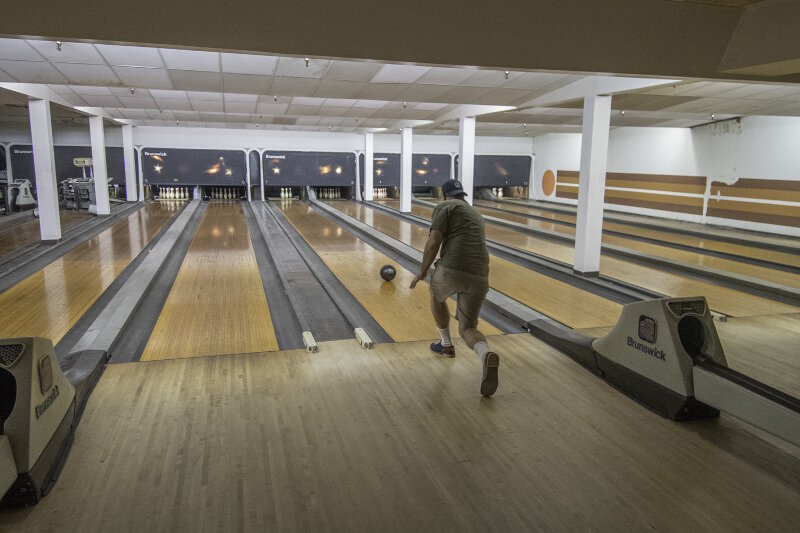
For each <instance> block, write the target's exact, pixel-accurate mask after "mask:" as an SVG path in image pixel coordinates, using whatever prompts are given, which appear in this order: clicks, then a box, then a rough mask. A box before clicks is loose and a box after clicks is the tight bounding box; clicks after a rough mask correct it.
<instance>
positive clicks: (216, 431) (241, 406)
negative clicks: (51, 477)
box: [0, 334, 800, 533]
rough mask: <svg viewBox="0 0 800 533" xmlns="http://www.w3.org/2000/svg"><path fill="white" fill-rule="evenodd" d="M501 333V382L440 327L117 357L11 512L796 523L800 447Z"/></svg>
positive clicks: (614, 526) (34, 523)
mask: <svg viewBox="0 0 800 533" xmlns="http://www.w3.org/2000/svg"><path fill="white" fill-rule="evenodd" d="M456 342H457V348H459V347H461V348H463V345H462V344H461V343H460V341H456ZM491 342H492V343H493V344H494V345H496V346H497V349H498V351H499V353H500V354H501V357H502V363H501V368H500V372H501V373H500V388H499V389H498V392H497V394H496V395H495V396H494V397H493V398H491V399H484V398H482V397H481V396H480V394H479V392H478V381H479V379H480V378H479V376H480V364H479V362H478V360H477V358H475V357H471V356H464V357H462V356H461V355H459V356H458V357H456V358H455V359H449V360H443V359H440V358H436V357H435V356H433V355H431V354H430V352H429V351H428V347H427V343H426V342H417V343H399V344H385V345H379V346H376V348H375V349H374V350H362V349H361V348H359V347H358V345H357V344H356V342H355V341H351V340H345V341H335V342H330V343H323V344H322V345H321V348H320V351H319V353H316V354H309V353H307V352H305V351H303V350H294V351H284V352H273V353H265V354H249V355H239V356H228V357H208V358H196V359H181V360H170V361H155V362H146V363H129V364H118V365H113V366H110V367H108V368H107V369H106V371H105V374H104V375H103V376H102V378H101V379H100V382H99V383H98V385H97V387H96V389H95V391H94V393H93V394H92V396H91V398H90V399H89V403H88V406H87V408H86V411H85V414H84V416H83V419H82V421H81V424H80V426H79V427H78V430H77V435H76V439H75V442H74V445H73V447H72V451H71V453H70V456H69V457H68V459H67V462H66V465H65V467H64V470H63V471H62V473H61V477H60V479H59V480H58V482H57V483H56V485H55V487H54V488H53V490H52V492H51V493H50V494H49V495H48V496H47V497H46V498H44V500H42V501H41V502H40V503H39V504H38V505H37V506H34V507H31V508H26V509H21V510H16V511H2V512H0V531H2V532H3V533H11V532H14V533H19V532H50V531H60V532H73V531H74V532H95V531H97V532H100V531H102V532H112V531H113V532H115V533H127V532H161V531H181V532H183V531H187V532H188V531H190V532H207V531H208V532H211V531H214V532H230V531H281V532H283V531H337V532H338V531H347V532H350V531H353V532H361V531H365V532H367V531H369V532H372V531H390V532H394V531H398V532H408V531H426V532H427V531H458V532H461V531H480V532H485V531H501V532H512V531H514V532H516V531H542V532H561V531H564V532H575V531H600V532H642V531H660V532H680V533H683V532H687V531H703V532H706V531H708V532H733V531H758V532H762V531H764V532H766V531H770V532H794V531H797V524H798V521H799V520H800V483H799V482H798V479H800V474H798V472H800V457H799V456H798V453H797V451H796V450H781V449H780V448H777V447H774V446H772V445H770V444H769V443H768V442H765V441H763V440H760V439H759V438H756V437H755V436H753V435H752V434H750V433H748V432H746V431H743V430H742V428H741V427H740V426H738V425H737V424H736V423H735V422H734V421H732V420H728V419H725V418H722V419H715V420H710V421H701V422H696V423H676V422H672V421H669V420H666V419H663V418H661V417H659V416H657V415H655V414H653V413H651V412H650V411H648V410H646V409H644V408H643V407H641V406H640V405H638V404H637V403H635V402H633V401H631V400H630V399H628V398H626V397H624V396H622V395H621V394H619V393H618V392H617V391H615V390H614V389H612V388H611V387H609V386H608V385H606V384H605V383H603V382H602V381H601V380H599V379H597V378H596V377H595V376H593V375H591V374H589V373H588V372H586V371H585V370H583V369H582V368H580V367H579V366H577V365H576V364H575V363H574V362H572V361H571V360H569V359H568V358H566V357H564V356H563V355H561V354H558V353H556V352H555V351H554V350H553V349H551V348H549V347H547V346H546V345H544V344H541V343H539V342H538V341H537V340H536V339H534V338H533V337H531V336H530V335H527V334H518V335H504V336H499V337H493V338H492V339H491ZM462 352H464V350H461V351H460V352H459V353H462Z"/></svg>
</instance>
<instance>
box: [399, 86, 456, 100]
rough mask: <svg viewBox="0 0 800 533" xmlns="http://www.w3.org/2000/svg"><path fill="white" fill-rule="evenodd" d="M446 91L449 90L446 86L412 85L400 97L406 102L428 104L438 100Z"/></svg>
mask: <svg viewBox="0 0 800 533" xmlns="http://www.w3.org/2000/svg"><path fill="white" fill-rule="evenodd" d="M448 90H450V88H449V87H447V86H446V85H417V84H412V85H409V86H408V88H407V89H406V90H405V91H403V93H402V95H401V96H400V97H402V98H403V99H404V100H408V101H414V102H430V101H436V100H438V99H439V97H440V96H441V95H443V94H444V93H446V92H447V91H448Z"/></svg>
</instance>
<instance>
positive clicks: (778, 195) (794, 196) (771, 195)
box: [711, 186, 800, 209]
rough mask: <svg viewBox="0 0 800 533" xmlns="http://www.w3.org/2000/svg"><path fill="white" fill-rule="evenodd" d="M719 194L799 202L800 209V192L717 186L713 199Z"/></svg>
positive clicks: (714, 187)
mask: <svg viewBox="0 0 800 533" xmlns="http://www.w3.org/2000/svg"><path fill="white" fill-rule="evenodd" d="M717 194H719V195H720V196H722V197H726V196H727V197H729V198H730V197H733V198H748V199H755V200H779V201H782V202H797V203H798V205H797V207H796V208H798V209H800V191H781V190H778V189H736V188H727V189H722V188H719V187H717V186H712V187H711V198H712V199H713V198H716V197H717Z"/></svg>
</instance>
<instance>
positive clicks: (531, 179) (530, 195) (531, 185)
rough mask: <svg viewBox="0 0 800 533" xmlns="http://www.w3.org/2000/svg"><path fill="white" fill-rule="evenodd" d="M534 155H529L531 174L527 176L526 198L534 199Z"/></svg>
mask: <svg viewBox="0 0 800 533" xmlns="http://www.w3.org/2000/svg"><path fill="white" fill-rule="evenodd" d="M535 167H536V155H533V154H532V155H531V174H530V176H528V200H536V172H534V169H535Z"/></svg>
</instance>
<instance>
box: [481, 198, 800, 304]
mask: <svg viewBox="0 0 800 533" xmlns="http://www.w3.org/2000/svg"><path fill="white" fill-rule="evenodd" d="M514 209H515V210H521V209H526V208H524V207H514ZM478 210H479V211H480V212H481V214H483V215H485V216H493V217H496V218H502V219H504V220H511V221H513V222H519V223H521V224H529V223H532V225H533V226H534V227H536V228H541V224H540V223H541V221H539V220H535V219H530V218H528V217H525V216H521V215H515V214H513V213H510V212H506V213H501V212H499V211H495V210H493V209H485V208H480V207H478ZM604 227H605V224H604ZM548 231H551V232H553V233H560V234H565V235H569V236H574V235H575V228H574V227H572V226H564V225H561V224H555V225H553V227H552V229H549V230H548ZM648 231H650V230H645V229H642V230H641V232H640V233H642V234H644V233H646V232H648ZM670 235H672V234H670ZM676 237H681V238H686V237H689V238H691V237H690V236H687V235H679V234H678V235H676ZM695 239H696V237H695ZM675 240H677V239H673V241H675ZM603 244H609V245H613V246H619V247H622V248H627V249H629V250H635V251H637V252H642V253H645V254H650V255H655V256H657V257H664V258H667V259H670V260H673V261H679V262H681V263H686V264H690V265H694V266H698V267H703V268H709V269H716V270H721V271H723V272H730V273H733V274H739V275H743V276H749V277H752V278H755V279H759V280H762V281H769V282H772V283H778V284H780V285H786V286H787V287H793V288H800V275H798V274H794V273H791V272H785V271H782V270H776V269H774V268H768V267H763V266H758V265H753V264H750V263H743V262H741V261H736V260H732V259H724V258H721V257H714V256H712V255H706V254H703V253H698V252H690V251H688V250H680V249H677V248H672V247H670V246H664V245H659V244H653V243H649V242H642V241H638V240H635V239H632V238H626V237H620V236H617V235H609V234H607V233H606V234H603ZM719 245H720V246H718V247H717V248H729V247H735V246H739V247H740V248H749V255H748V256H747V257H754V258H758V259H766V257H767V256H770V255H776V254H780V255H781V257H780V259H781V261H782V262H784V263H786V262H788V263H793V262H797V265H793V266H800V255H795V254H787V253H782V252H776V251H770V250H764V249H761V248H752V247H742V246H741V245H734V244H730V243H725V242H720V243H719ZM723 245H724V246H723Z"/></svg>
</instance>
